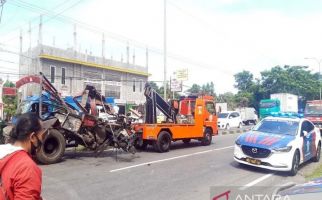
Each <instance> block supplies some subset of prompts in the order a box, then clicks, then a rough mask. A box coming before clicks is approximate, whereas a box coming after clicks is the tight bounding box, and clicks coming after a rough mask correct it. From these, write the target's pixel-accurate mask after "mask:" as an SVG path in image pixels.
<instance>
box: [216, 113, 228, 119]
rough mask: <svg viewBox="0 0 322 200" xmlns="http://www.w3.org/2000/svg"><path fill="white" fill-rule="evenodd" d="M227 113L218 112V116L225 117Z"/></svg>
mask: <svg viewBox="0 0 322 200" xmlns="http://www.w3.org/2000/svg"><path fill="white" fill-rule="evenodd" d="M228 115H229V113H219V114H218V118H227V117H228Z"/></svg>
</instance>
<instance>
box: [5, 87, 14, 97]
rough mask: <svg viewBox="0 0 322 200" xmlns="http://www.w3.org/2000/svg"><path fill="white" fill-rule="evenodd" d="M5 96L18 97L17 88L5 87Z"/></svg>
mask: <svg viewBox="0 0 322 200" xmlns="http://www.w3.org/2000/svg"><path fill="white" fill-rule="evenodd" d="M3 95H4V96H16V88H14V87H3Z"/></svg>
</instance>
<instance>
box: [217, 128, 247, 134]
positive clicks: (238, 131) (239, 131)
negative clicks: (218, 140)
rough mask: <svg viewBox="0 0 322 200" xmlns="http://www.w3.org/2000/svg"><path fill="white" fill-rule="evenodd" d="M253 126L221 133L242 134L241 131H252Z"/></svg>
mask: <svg viewBox="0 0 322 200" xmlns="http://www.w3.org/2000/svg"><path fill="white" fill-rule="evenodd" d="M250 130H251V128H247V129H238V130H232V131H229V130H224V131H222V132H221V134H220V135H230V134H237V133H238V134H241V133H245V132H247V131H250Z"/></svg>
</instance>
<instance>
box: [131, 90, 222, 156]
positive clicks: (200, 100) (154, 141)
mask: <svg viewBox="0 0 322 200" xmlns="http://www.w3.org/2000/svg"><path fill="white" fill-rule="evenodd" d="M145 96H146V99H147V101H146V113H145V123H144V124H138V125H137V127H136V130H137V134H138V136H139V137H138V141H137V144H136V147H137V148H140V149H144V148H146V147H147V145H153V147H154V149H155V150H156V151H159V152H166V151H169V149H170V145H171V142H172V141H178V140H182V141H183V142H184V143H189V142H190V141H191V140H192V139H196V140H199V141H201V143H202V144H203V145H210V144H211V141H212V136H213V135H217V134H218V129H217V115H216V107H215V102H214V98H213V97H212V96H188V97H181V98H180V100H178V101H171V103H167V102H166V101H164V100H163V99H162V98H161V97H160V95H159V94H157V93H156V92H155V91H154V90H153V89H152V88H151V87H150V86H149V85H147V86H146V87H145ZM157 108H158V110H159V111H161V112H162V113H163V114H164V115H165V116H166V120H165V121H164V122H162V123H157V116H156V113H157Z"/></svg>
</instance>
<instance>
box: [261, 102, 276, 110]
mask: <svg viewBox="0 0 322 200" xmlns="http://www.w3.org/2000/svg"><path fill="white" fill-rule="evenodd" d="M275 106H277V103H276V101H271V102H261V103H260V107H261V108H273V107H275Z"/></svg>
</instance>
